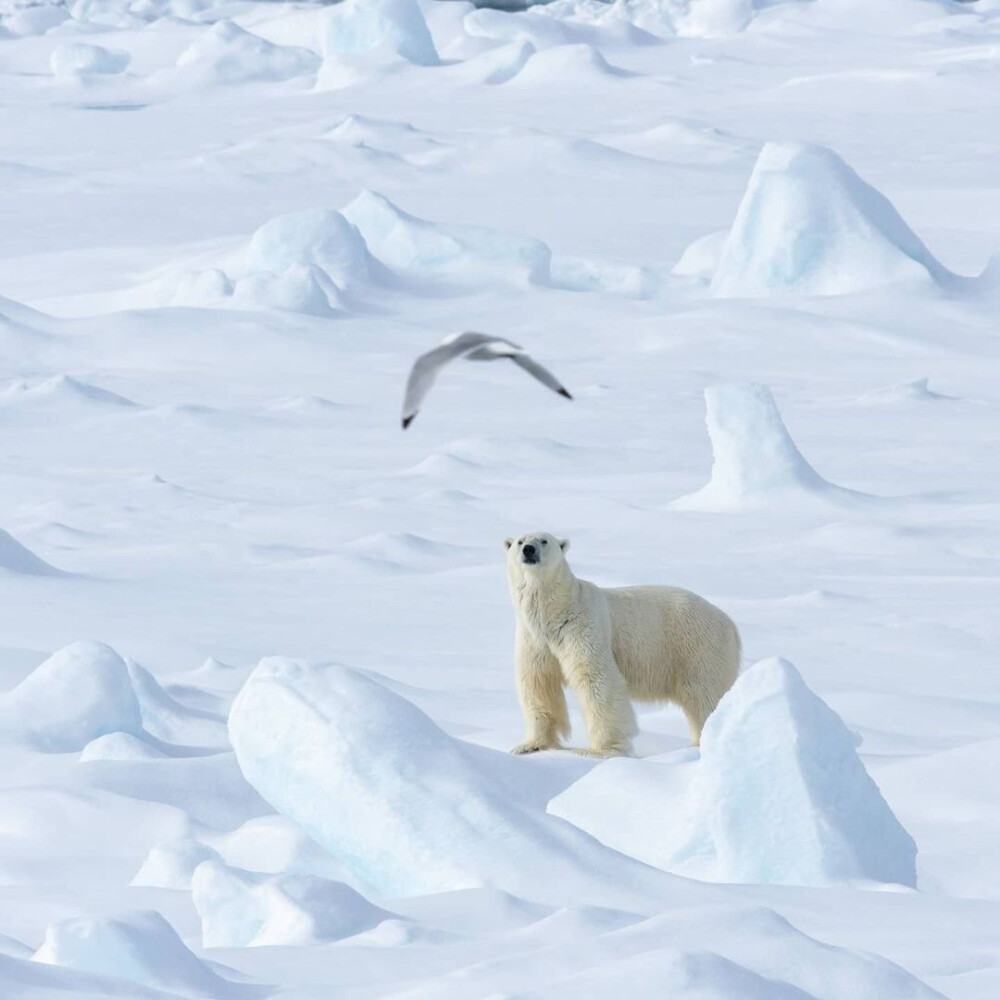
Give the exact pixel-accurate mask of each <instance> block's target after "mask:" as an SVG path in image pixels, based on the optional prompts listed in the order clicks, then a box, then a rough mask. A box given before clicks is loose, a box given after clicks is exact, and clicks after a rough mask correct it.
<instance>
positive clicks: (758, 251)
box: [711, 142, 950, 297]
mask: <svg viewBox="0 0 1000 1000" xmlns="http://www.w3.org/2000/svg"><path fill="white" fill-rule="evenodd" d="M949 276H950V275H949V272H948V271H946V270H945V268H943V267H942V266H941V264H939V263H938V262H937V261H936V260H935V259H934V257H933V256H932V255H931V253H930V251H929V250H928V249H927V248H926V247H925V246H924V245H923V243H921V241H920V239H919V238H918V237H917V236H916V235H915V234H914V233H913V231H912V230H911V229H910V228H909V226H907V225H906V223H905V222H904V221H903V220H902V218H900V216H899V214H898V213H897V211H896V209H895V208H894V207H893V206H892V204H891V202H889V200H888V199H887V198H885V197H884V196H883V195H882V194H880V193H879V192H878V191H876V190H875V188H873V187H871V186H870V185H869V184H866V183H865V182H864V181H863V180H862V179H861V178H860V177H858V175H857V174H856V173H855V172H854V171H853V170H852V169H851V168H850V167H849V166H848V165H847V164H846V163H845V162H844V161H843V160H842V159H841V158H840V157H839V156H837V154H836V153H834V152H833V151H832V150H830V149H827V148H826V147H824V146H814V145H804V144H800V143H794V142H772V143H768V144H767V145H766V146H765V147H764V148H763V149H762V150H761V152H760V156H759V157H758V158H757V163H756V165H755V166H754V169H753V173H752V174H751V176H750V181H749V183H748V185H747V190H746V193H745V194H744V196H743V200H742V202H741V203H740V207H739V209H738V210H737V213H736V219H735V221H734V222H733V226H732V229H731V230H730V232H729V237H728V239H727V240H726V244H725V247H724V248H723V251H722V256H721V258H720V260H719V266H718V269H717V270H716V272H715V276H714V278H713V279H712V285H711V290H712V293H713V294H714V295H717V296H720V297H744V296H745V297H762V296H767V295H772V294H778V293H782V292H788V293H799V294H805V295H841V294H845V293H848V292H857V291H861V290H863V289H866V288H873V287H877V286H880V285H886V284H890V283H893V282H899V281H913V280H927V279H928V278H930V279H933V280H936V281H943V280H945V279H947V278H948V277H949Z"/></svg>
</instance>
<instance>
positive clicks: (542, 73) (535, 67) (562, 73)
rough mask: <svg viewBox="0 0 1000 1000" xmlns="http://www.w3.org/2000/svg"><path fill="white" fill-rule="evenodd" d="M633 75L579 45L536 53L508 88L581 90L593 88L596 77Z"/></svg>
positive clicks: (542, 50) (589, 46) (585, 45)
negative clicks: (591, 86) (529, 87)
mask: <svg viewBox="0 0 1000 1000" xmlns="http://www.w3.org/2000/svg"><path fill="white" fill-rule="evenodd" d="M634 75H635V74H634V73H630V72H629V71H628V70H624V69H621V68H620V67H618V66H612V65H611V63H609V62H608V61H607V59H605V58H604V56H603V55H601V53H600V51H599V50H598V49H595V48H594V46H593V45H587V44H584V43H580V44H577V45H560V46H557V47H556V48H551V49H541V50H539V51H537V52H535V53H534V54H533V55H532V56H531V58H530V59H528V61H527V62H526V63H525V65H524V68H523V69H522V70H521V71H520V72H519V73H518V74H517V75H516V76H515V77H513V79H512V80H511V81H510V84H509V85H510V86H513V85H515V84H516V85H518V86H521V85H524V86H531V87H537V86H544V87H559V88H565V87H578V86H584V85H586V86H590V85H592V83H593V81H594V80H595V79H596V78H602V79H605V80H612V79H616V78H617V79H626V78H628V77H632V76H634Z"/></svg>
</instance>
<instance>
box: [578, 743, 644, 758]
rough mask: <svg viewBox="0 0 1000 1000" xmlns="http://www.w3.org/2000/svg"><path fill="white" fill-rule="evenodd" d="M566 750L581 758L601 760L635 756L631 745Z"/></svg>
mask: <svg viewBox="0 0 1000 1000" xmlns="http://www.w3.org/2000/svg"><path fill="white" fill-rule="evenodd" d="M566 749H567V750H570V751H572V752H573V753H575V754H579V755H580V756H581V757H599V758H601V759H606V758H608V757H634V756H635V753H634V752H633V751H632V747H631V745H630V744H624V745H623V746H610V747H566Z"/></svg>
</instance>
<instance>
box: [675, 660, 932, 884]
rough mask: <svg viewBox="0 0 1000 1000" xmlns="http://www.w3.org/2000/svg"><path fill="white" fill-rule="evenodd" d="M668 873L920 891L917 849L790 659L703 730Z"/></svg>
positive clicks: (770, 665) (753, 677)
mask: <svg viewBox="0 0 1000 1000" xmlns="http://www.w3.org/2000/svg"><path fill="white" fill-rule="evenodd" d="M671 829H672V830H673V831H676V832H675V834H674V836H673V837H671V838H668V842H667V843H665V844H662V845H661V847H662V850H663V856H662V858H661V863H662V866H663V867H665V868H668V869H670V870H671V871H675V872H677V873H678V874H684V875H690V876H693V877H695V878H702V879H707V880H709V881H715V882H752V883H761V882H763V883H777V884H781V885H813V886H817V885H837V884H844V883H851V882H857V881H868V880H871V881H876V882H891V883H897V884H900V885H907V886H915V885H916V844H914V842H913V839H912V838H911V837H910V835H909V834H908V833H907V832H906V830H904V829H903V827H902V826H901V825H900V823H899V821H898V820H897V819H896V817H895V816H894V815H893V813H892V811H891V810H890V809H889V806H888V805H887V804H886V802H885V799H883V798H882V795H881V793H880V792H879V790H878V788H877V787H876V785H875V783H874V782H873V781H872V779H871V778H870V777H869V776H868V773H867V772H866V771H865V769H864V765H863V764H862V763H861V761H860V759H859V758H858V755H857V751H856V749H855V739H854V736H853V735H852V734H851V732H850V731H849V730H848V729H847V727H846V726H845V725H844V723H843V722H842V721H841V719H840V717H839V716H838V715H837V714H836V713H835V712H834V711H833V710H832V709H830V708H829V707H828V706H827V704H826V703H825V702H824V701H822V699H820V698H819V697H818V696H817V695H816V694H814V693H813V692H812V691H810V689H809V688H808V687H807V686H806V684H805V681H803V679H802V676H801V675H800V674H799V672H798V671H797V670H796V669H795V667H794V666H793V665H792V664H791V663H789V662H788V661H787V660H783V659H780V658H777V657H775V658H772V659H769V660H761V661H760V662H758V663H756V664H754V665H753V666H752V667H751V668H750V669H749V670H747V671H746V673H744V674H743V675H742V676H741V677H740V678H739V679H738V680H737V682H736V684H734V685H733V687H732V688H731V689H730V691H729V692H728V693H727V694H726V695H724V696H723V698H722V701H720V702H719V705H718V707H717V708H716V710H715V711H714V712H713V713H712V715H711V716H710V718H709V720H708V722H707V723H706V725H705V730H704V732H703V734H702V740H701V761H700V763H699V765H698V768H697V774H696V776H695V779H694V781H693V782H692V784H691V787H690V788H689V789H688V794H687V796H686V798H685V802H684V804H683V806H682V807H681V809H680V816H679V817H678V819H677V820H676V821H675V823H674V824H672V826H671Z"/></svg>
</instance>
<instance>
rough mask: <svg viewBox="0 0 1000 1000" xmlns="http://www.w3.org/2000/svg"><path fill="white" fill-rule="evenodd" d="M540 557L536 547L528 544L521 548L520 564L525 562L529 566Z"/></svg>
mask: <svg viewBox="0 0 1000 1000" xmlns="http://www.w3.org/2000/svg"><path fill="white" fill-rule="evenodd" d="M540 556H541V553H540V552H539V551H538V546H537V545H532V544H531V543H530V542H529V543H528V544H527V545H524V546H522V547H521V562H526V563H528V565H529V566H533V565H534V564H535V563H537V562H538V560H539V557H540Z"/></svg>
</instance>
